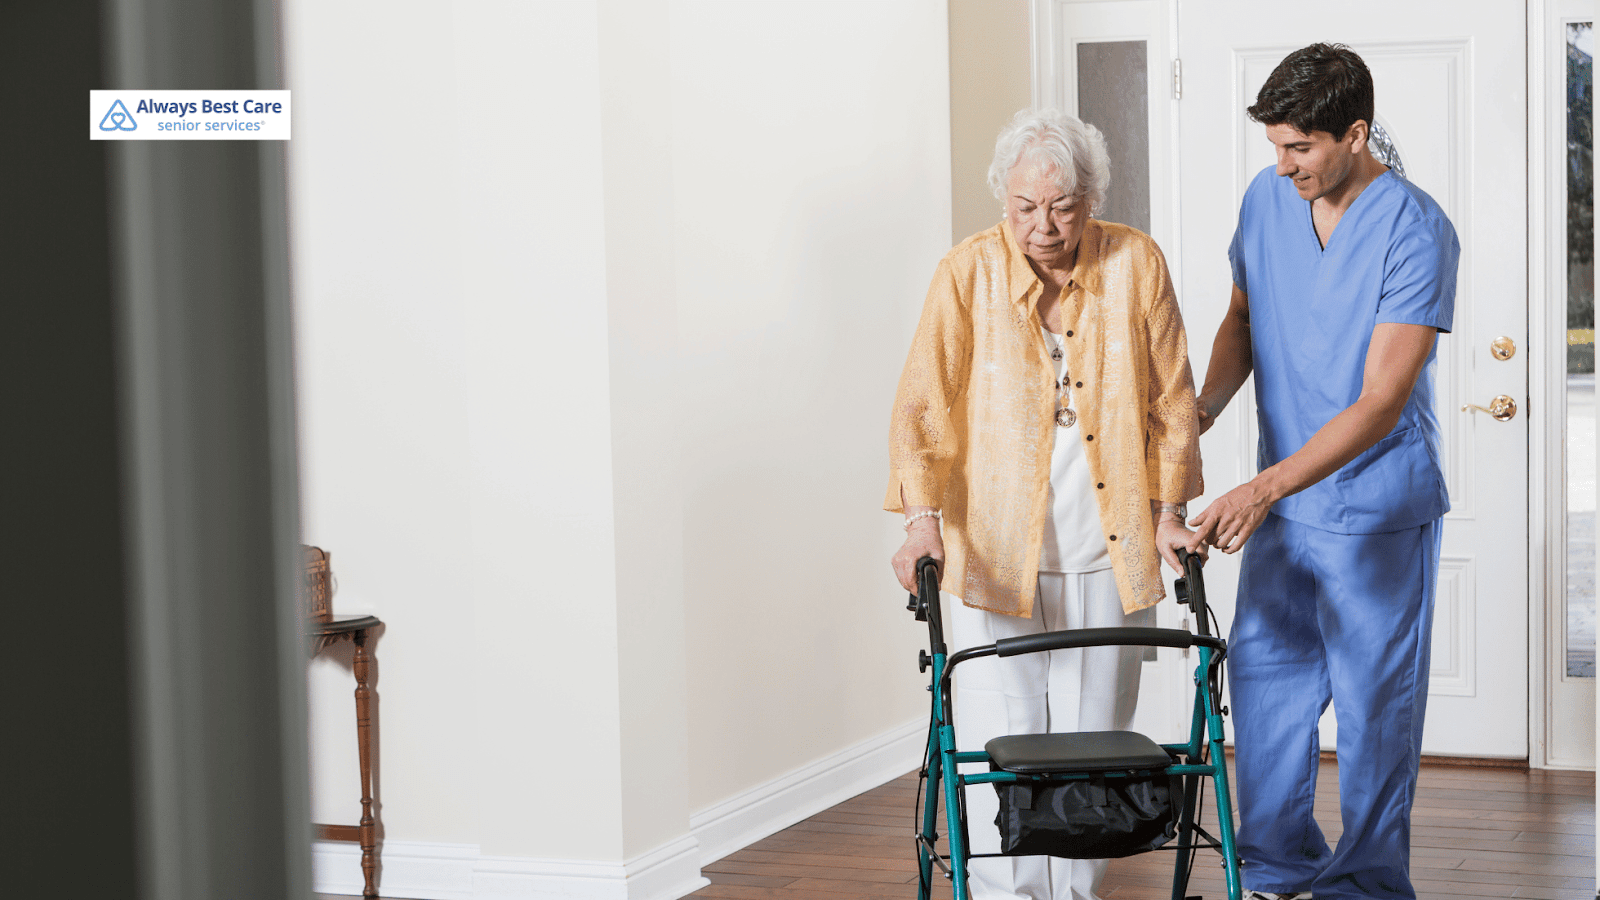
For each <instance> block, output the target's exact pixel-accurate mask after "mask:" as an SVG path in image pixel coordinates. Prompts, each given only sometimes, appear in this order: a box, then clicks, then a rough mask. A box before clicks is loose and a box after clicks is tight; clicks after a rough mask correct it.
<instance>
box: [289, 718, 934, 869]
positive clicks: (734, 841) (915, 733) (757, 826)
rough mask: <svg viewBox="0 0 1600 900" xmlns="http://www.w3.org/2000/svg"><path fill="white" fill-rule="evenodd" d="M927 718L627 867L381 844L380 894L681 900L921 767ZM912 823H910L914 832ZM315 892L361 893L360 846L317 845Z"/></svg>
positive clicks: (825, 763) (733, 800) (780, 782)
mask: <svg viewBox="0 0 1600 900" xmlns="http://www.w3.org/2000/svg"><path fill="white" fill-rule="evenodd" d="M927 734H928V722H927V720H926V719H918V720H917V721H914V722H908V723H906V724H905V725H902V726H900V727H898V728H895V729H892V730H890V731H887V732H885V733H883V734H880V735H878V736H877V737H873V738H870V739H868V740H865V741H862V742H861V743H859V744H856V745H854V746H851V747H846V748H845V749H844V750H841V751H839V752H838V753H835V754H833V755H831V756H828V757H826V758H824V759H820V760H818V761H816V762H814V763H812V764H810V765H808V766H805V767H804V768H801V769H797V770H795V771H793V772H790V773H789V774H787V775H784V776H782V777H780V778H777V779H774V780H773V781H769V782H767V783H766V784H763V785H758V786H757V787H754V788H751V789H750V790H747V791H745V792H744V793H741V794H739V795H737V796H734V797H730V798H729V799H727V800H724V801H723V802H721V803H718V804H716V805H715V806H711V807H709V808H707V809H703V810H701V811H700V812H697V813H694V814H693V815H691V816H690V817H689V830H690V833H689V834H687V835H685V836H683V837H681V838H679V839H678V840H676V841H673V842H671V843H669V844H666V845H665V846H662V847H659V848H657V849H655V850H652V851H651V852H649V853H646V854H644V855H642V856H639V857H637V858H635V859H632V860H629V861H627V862H604V861H588V860H574V859H538V858H533V857H520V856H484V855H483V854H482V853H481V852H480V850H479V848H478V845H476V844H438V843H427V842H422V841H385V842H384V844H383V868H382V871H381V878H380V881H379V888H380V890H381V891H382V893H383V895H384V896H385V897H406V898H409V900H678V898H680V897H683V896H685V895H687V894H690V893H693V892H694V891H696V890H699V889H700V888H702V887H704V886H705V885H707V884H709V883H710V882H708V881H707V880H706V879H705V878H703V877H701V875H700V867H701V866H702V865H705V864H707V863H710V862H713V861H715V860H718V859H721V858H722V857H724V856H727V855H728V854H729V853H732V852H734V851H735V850H739V849H741V848H744V847H747V846H749V845H750V844H753V843H755V842H756V841H759V840H761V839H762V838H764V837H767V836H768V835H771V834H775V833H777V832H779V831H782V830H783V829H785V828H788V827H789V826H790V825H793V824H795V823H796V822H800V821H802V820H804V819H806V818H808V817H810V816H814V815H816V814H817V813H819V812H822V811H823V810H825V809H827V808H828V807H830V806H834V805H836V804H838V803H842V802H844V801H845V800H848V799H850V798H851V797H854V796H856V795H857V794H860V793H862V792H863V791H867V790H871V789H872V788H875V787H877V786H879V785H881V784H883V783H885V782H887V781H890V780H891V779H894V778H897V777H899V776H901V775H904V774H905V773H906V772H908V771H910V770H911V769H913V768H915V767H917V766H918V765H920V764H921V762H922V753H923V750H924V749H925V744H926V741H927ZM909 827H910V822H909V821H908V822H907V828H908V829H909ZM311 858H312V883H313V885H314V886H315V889H316V890H317V891H318V892H319V893H324V894H344V895H356V896H359V895H360V894H361V888H362V877H361V848H360V847H358V846H356V845H355V844H351V843H344V842H336V841H316V842H315V843H313V844H312V847H311Z"/></svg>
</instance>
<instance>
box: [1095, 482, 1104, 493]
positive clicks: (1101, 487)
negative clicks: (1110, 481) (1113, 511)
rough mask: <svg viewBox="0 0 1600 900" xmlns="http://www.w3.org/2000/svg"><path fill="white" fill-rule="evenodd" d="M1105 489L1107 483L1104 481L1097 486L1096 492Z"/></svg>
mask: <svg viewBox="0 0 1600 900" xmlns="http://www.w3.org/2000/svg"><path fill="white" fill-rule="evenodd" d="M1105 489H1106V483H1105V482H1104V481H1102V482H1100V483H1099V484H1097V485H1095V490H1100V491H1103V490H1105Z"/></svg>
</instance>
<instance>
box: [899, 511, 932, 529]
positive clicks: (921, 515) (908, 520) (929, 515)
mask: <svg viewBox="0 0 1600 900" xmlns="http://www.w3.org/2000/svg"><path fill="white" fill-rule="evenodd" d="M938 518H940V515H939V511H938V510H937V509H929V510H924V511H922V512H919V513H917V514H916V515H911V516H906V531H908V532H909V531H910V530H911V523H912V522H915V521H916V520H918V519H938Z"/></svg>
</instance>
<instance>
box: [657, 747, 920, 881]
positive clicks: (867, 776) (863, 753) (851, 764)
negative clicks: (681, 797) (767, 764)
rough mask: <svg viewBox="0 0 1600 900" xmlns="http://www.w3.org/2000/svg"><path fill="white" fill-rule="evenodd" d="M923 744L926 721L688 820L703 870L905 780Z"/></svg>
mask: <svg viewBox="0 0 1600 900" xmlns="http://www.w3.org/2000/svg"><path fill="white" fill-rule="evenodd" d="M927 741H928V720H927V719H918V720H916V721H913V722H908V723H906V724H905V725H902V726H900V727H899V728H895V729H892V730H890V731H887V732H884V733H883V734H880V735H878V736H876V737H873V738H870V739H868V740H865V741H862V742H861V743H859V744H856V745H855V746H852V747H846V748H845V749H843V750H841V751H839V752H838V753H835V754H833V755H832V756H828V757H825V758H823V759H820V760H818V761H816V762H814V763H812V764H811V765H809V766H806V767H804V768H802V769H797V770H795V771H793V772H790V773H789V774H788V775H785V776H783V777H781V778H778V779H775V780H773V781H769V782H767V783H766V784H763V785H758V786H756V787H754V788H751V789H750V790H748V791H745V792H744V793H742V794H739V795H737V796H734V797H730V798H728V799H727V800H724V801H722V802H721V803H718V804H716V805H715V806H711V807H708V808H706V809H703V810H701V811H699V812H697V813H694V814H692V815H690V816H689V831H690V833H691V834H693V835H694V837H695V838H696V839H697V840H698V841H699V844H700V863H701V865H705V864H707V863H711V862H714V861H716V860H719V859H721V858H722V857H724V856H727V855H728V854H729V853H732V852H734V851H735V850H739V849H742V848H744V847H748V846H750V845H751V844H753V843H755V842H756V841H759V840H761V839H762V838H764V837H767V836H769V835H773V834H776V833H778V832H780V831H782V830H783V829H785V828H788V827H789V826H790V825H793V824H795V823H796V822H800V821H803V820H805V819H807V818H809V817H811V816H814V815H816V814H817V813H819V812H822V811H823V810H825V809H827V808H828V807H830V806H834V805H836V804H839V803H843V802H844V801H846V800H848V799H850V798H851V797H854V796H856V795H857V794H860V793H862V792H863V791H868V790H871V789H872V788H875V787H877V786H879V785H881V784H884V783H885V782H888V781H891V780H893V779H895V778H898V777H899V776H901V775H904V774H905V773H907V772H909V771H911V770H912V769H914V768H916V767H917V766H920V765H921V764H922V754H923V751H924V750H925V749H926V745H927ZM906 828H907V829H908V830H907V834H909V833H910V831H909V829H910V828H911V822H910V820H909V819H908V820H907V821H906Z"/></svg>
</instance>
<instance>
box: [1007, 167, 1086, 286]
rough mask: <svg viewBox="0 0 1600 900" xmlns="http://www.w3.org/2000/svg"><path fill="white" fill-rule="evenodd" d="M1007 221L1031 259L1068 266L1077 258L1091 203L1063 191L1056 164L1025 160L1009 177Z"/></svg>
mask: <svg viewBox="0 0 1600 900" xmlns="http://www.w3.org/2000/svg"><path fill="white" fill-rule="evenodd" d="M1006 222H1007V223H1008V224H1009V225H1010V226H1011V236H1012V237H1013V238H1015V239H1016V242H1017V245H1018V246H1020V247H1021V248H1022V252H1023V253H1025V254H1027V256H1028V258H1029V259H1031V260H1033V261H1034V262H1035V263H1038V264H1039V265H1041V266H1045V267H1046V268H1050V269H1067V268H1071V267H1072V263H1073V262H1074V261H1075V260H1076V259H1077V255H1078V239H1079V238H1081V237H1083V228H1084V226H1085V225H1087V224H1088V223H1089V204H1087V203H1085V202H1083V199H1082V198H1081V197H1073V196H1070V195H1068V194H1066V193H1064V192H1062V190H1061V187H1060V185H1058V184H1057V183H1056V170H1055V167H1054V166H1048V165H1044V166H1041V165H1040V164H1038V163H1034V162H1030V161H1028V160H1027V159H1024V160H1023V161H1022V162H1019V163H1017V165H1016V166H1015V167H1013V168H1012V170H1011V174H1010V176H1008V177H1007V179H1006Z"/></svg>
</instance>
